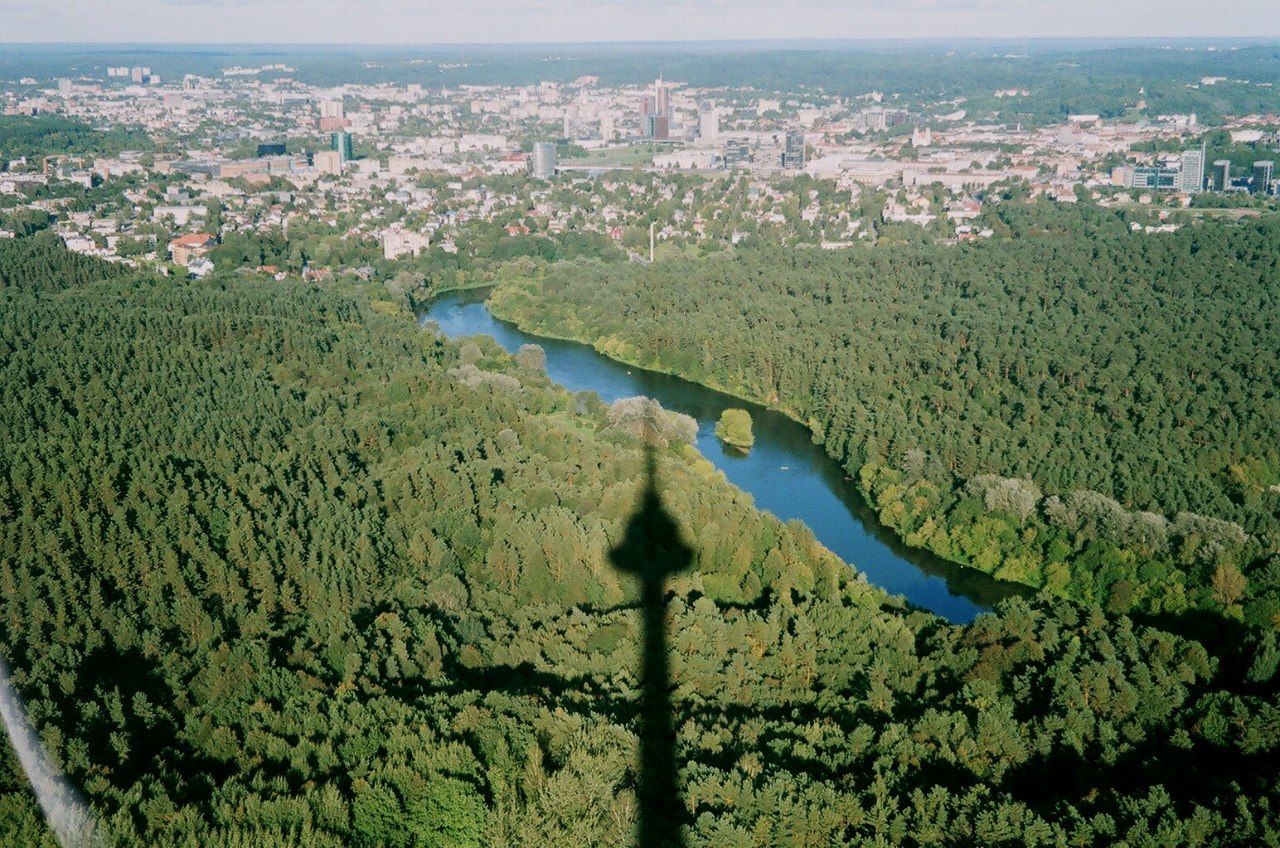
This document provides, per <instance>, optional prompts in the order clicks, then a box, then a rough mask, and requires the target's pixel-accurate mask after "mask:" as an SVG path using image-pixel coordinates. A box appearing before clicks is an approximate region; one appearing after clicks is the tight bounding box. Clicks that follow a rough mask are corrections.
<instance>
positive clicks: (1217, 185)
mask: <svg viewBox="0 0 1280 848" xmlns="http://www.w3.org/2000/svg"><path fill="white" fill-rule="evenodd" d="M1209 184H1210V185H1211V186H1212V187H1213V190H1214V191H1226V190H1227V189H1229V188H1231V160H1230V159H1218V160H1217V161H1215V162H1214V163H1213V171H1212V172H1211V174H1210V176H1209Z"/></svg>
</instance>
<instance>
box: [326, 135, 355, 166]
mask: <svg viewBox="0 0 1280 848" xmlns="http://www.w3.org/2000/svg"><path fill="white" fill-rule="evenodd" d="M329 149H330V150H333V151H335V152H337V154H338V157H339V158H340V159H341V161H343V162H350V161H351V160H352V159H355V158H356V153H355V144H354V143H353V142H352V140H351V133H349V132H335V133H330V134H329Z"/></svg>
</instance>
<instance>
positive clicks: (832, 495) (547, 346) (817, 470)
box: [420, 291, 1026, 622]
mask: <svg viewBox="0 0 1280 848" xmlns="http://www.w3.org/2000/svg"><path fill="white" fill-rule="evenodd" d="M483 295H484V293H483V292H482V291H471V292H467V293H462V294H455V295H448V296H444V297H442V298H440V299H438V300H436V301H435V302H434V303H433V304H432V305H431V306H430V307H429V308H428V309H427V310H425V311H422V312H421V313H420V318H421V320H423V321H427V320H430V321H434V322H435V323H436V324H437V325H438V326H439V327H440V329H441V331H442V332H443V333H444V334H445V335H446V336H449V337H450V338H457V337H460V336H467V335H475V334H484V335H488V336H490V337H492V338H494V340H495V341H497V342H498V344H499V345H500V346H502V347H503V348H504V349H506V350H508V351H513V352H514V351H515V350H518V349H519V347H520V345H522V344H539V345H541V346H542V347H543V348H544V350H545V351H546V353H547V373H548V376H550V378H551V379H552V380H554V381H555V382H557V383H559V384H561V385H563V386H565V387H566V388H569V389H571V390H591V391H594V392H596V394H598V395H599V396H600V397H601V398H602V399H603V400H605V401H606V402H612V401H614V400H617V399H619V398H621V397H629V396H634V395H645V396H648V397H652V398H654V399H656V400H658V401H659V402H660V403H662V405H663V407H664V408H667V409H672V410H674V411H677V412H681V413H684V414H686V415H690V416H691V417H693V418H694V419H695V420H696V421H697V422H698V436H697V444H696V447H697V448H698V449H699V451H701V453H702V455H703V456H704V457H705V458H706V459H707V460H708V461H709V462H710V463H711V464H712V465H713V466H714V467H715V468H716V469H718V470H719V471H721V472H722V473H724V475H725V476H726V477H727V478H728V480H729V482H731V483H732V484H734V485H735V486H737V487H738V488H739V489H741V490H743V491H745V492H747V493H749V494H750V495H751V496H752V497H753V499H754V500H755V502H756V505H757V506H758V507H760V508H761V509H765V510H768V511H769V512H772V513H773V514H775V515H777V516H778V517H779V518H782V519H783V520H798V521H801V522H803V523H804V524H805V525H806V526H807V527H808V528H809V529H810V531H811V532H812V533H813V534H814V536H815V537H816V539H817V540H818V541H819V542H821V543H822V544H823V545H824V546H825V547H827V548H828V549H830V550H831V551H833V552H834V553H835V554H836V555H837V556H839V557H840V558H841V559H843V560H844V561H845V562H847V563H850V564H851V565H853V566H854V567H856V568H857V569H858V570H859V571H860V572H862V573H863V574H864V575H866V577H867V579H868V581H869V582H871V583H872V584H874V585H876V586H879V587H881V588H883V589H884V590H885V591H888V592H890V593H891V594H896V595H901V596H903V597H905V598H906V600H907V601H908V602H909V603H911V604H912V605H914V606H918V607H921V608H924V609H928V610H930V611H933V612H935V613H937V614H939V615H941V616H943V617H945V618H947V619H949V620H951V621H956V622H964V621H969V620H972V618H974V617H975V616H976V615H978V614H979V613H981V612H982V611H984V610H985V609H988V608H990V606H991V605H993V604H994V603H996V602H997V601H999V600H1001V599H1002V598H1005V597H1009V596H1010V595H1015V594H1026V591H1025V589H1024V588H1023V587H1019V586H1014V585H1012V584H1008V583H1005V582H1003V581H999V580H996V579H994V578H992V577H990V576H989V575H984V574H981V573H979V572H976V571H974V570H972V569H965V568H962V567H959V566H956V565H955V564H953V563H949V562H946V561H945V560H942V559H941V558H939V557H936V556H933V555H931V554H929V553H928V552H927V551H921V550H919V549H911V548H908V547H907V546H905V545H903V544H902V543H901V541H900V540H898V539H897V538H896V537H895V536H893V535H892V534H891V533H889V532H888V531H887V530H886V529H885V528H883V527H882V526H881V524H880V522H879V521H878V518H877V516H876V515H875V513H874V512H873V511H872V510H871V509H870V508H869V506H868V505H867V504H866V503H865V502H864V501H863V500H862V499H861V498H860V497H859V496H858V493H857V491H856V490H855V488H854V487H853V486H852V485H851V481H850V480H849V479H848V477H847V476H846V474H845V472H844V471H843V469H842V468H841V467H840V466H839V465H838V464H837V463H836V462H834V461H833V460H832V459H831V458H830V457H829V456H828V455H827V454H826V452H825V451H824V450H823V449H822V448H821V447H820V446H819V445H816V444H815V443H814V441H813V438H812V433H811V432H810V431H809V430H808V429H807V428H806V427H805V426H804V425H803V424H801V423H799V422H797V421H796V420H795V419H794V418H793V417H789V416H787V415H785V414H783V413H782V412H781V411H779V410H774V409H770V408H768V407H767V406H764V405H761V404H757V403H755V402H753V401H751V400H749V399H743V398H740V397H737V396H733V395H729V394H726V393H724V392H720V391H717V390H715V389H713V388H709V387H707V386H704V385H701V384H698V383H694V382H690V381H687V380H684V379H681V378H680V377H678V376H675V375H669V374H664V373H661V372H657V371H653V370H650V369H646V368H643V367H640V366H637V365H634V364H630V365H628V364H626V363H621V362H619V361H617V360H616V359H614V358H611V357H609V356H608V355H606V354H604V353H601V352H598V351H597V350H595V349H594V348H592V347H591V346H590V345H587V344H583V343H581V342H578V341H576V340H571V339H557V338H551V337H547V336H542V335H538V334H533V333H528V332H526V331H523V330H521V329H520V328H518V327H516V326H515V325H514V324H511V323H509V322H505V321H502V320H501V319H499V318H497V317H496V316H494V315H493V314H491V312H490V311H489V309H488V306H487V304H486V303H485V302H484V297H483ZM735 407H736V408H744V407H745V408H746V409H747V410H748V412H749V413H750V414H751V417H752V420H753V422H754V430H755V435H756V443H755V445H754V446H753V448H752V450H751V451H750V452H749V453H746V454H744V453H743V452H742V451H739V450H737V449H736V448H732V447H729V446H727V445H724V444H723V443H721V442H720V441H719V439H718V438H717V437H716V435H715V432H714V430H715V424H716V422H717V421H718V419H719V417H720V415H721V414H722V413H723V412H724V410H725V409H729V408H735Z"/></svg>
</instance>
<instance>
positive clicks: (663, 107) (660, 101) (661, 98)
mask: <svg viewBox="0 0 1280 848" xmlns="http://www.w3.org/2000/svg"><path fill="white" fill-rule="evenodd" d="M653 111H654V112H655V113H657V114H658V115H659V116H660V117H664V118H667V119H668V120H670V118H671V87H670V86H668V85H666V84H665V83H663V81H662V77H658V81H657V82H655V83H654V84H653Z"/></svg>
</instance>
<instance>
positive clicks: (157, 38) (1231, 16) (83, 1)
mask: <svg viewBox="0 0 1280 848" xmlns="http://www.w3.org/2000/svg"><path fill="white" fill-rule="evenodd" d="M108 8H109V10H110V15H104V14H103V13H104V11H106V10H107V9H108ZM1273 13H1274V6H1273V4H1272V3H1271V2H1270V0H1228V2H1224V3H1219V4H1214V5H1212V6H1209V5H1207V4H1204V3H1199V2H1192V0H1162V2H1158V3H1146V2H1138V0H1080V2H1077V3H1072V4H1070V7H1069V8H1066V7H1061V6H1052V5H1050V4H1047V3H1043V2H1040V0H963V1H962V2H959V3H945V2H940V0H851V2H847V3H837V2H834V0H794V2H778V3H766V2H762V0H747V2H745V3H735V4H730V3H727V2H725V0H648V2H643V3H622V2H619V0H603V2H598V1H597V2H589V0H532V2H522V3H500V2H497V0H480V2H479V3H468V4H461V3H456V2H453V0H428V2H424V3H415V2H409V0H372V1H371V2H368V3H358V2H356V0H272V1H271V2H264V3H250V2H247V0H119V2H113V3H111V4H110V5H109V7H108V5H107V4H106V3H104V2H103V0H59V2H57V3H52V2H49V0H0V16H3V18H4V20H5V21H6V24H7V25H6V33H5V37H4V41H5V42H9V43H60V42H103V43H105V42H132V43H138V42H146V43H255V44H257V43H261V44H268V43H274V44H286V43H298V44H503V43H509V44H519V43H528V44H540V43H594V42H634V41H721V40H785V39H806V40H807V39H815V40H817V39H821V40H830V39H868V40H878V39H911V38H923V39H930V38H1012V39H1020V38H1089V37H1114V36H1117V35H1125V34H1130V33H1133V32H1141V33H1142V34H1143V35H1144V36H1150V37H1155V38H1192V37H1207V38H1253V39H1270V38H1280V17H1277V16H1275V15H1274V14H1273Z"/></svg>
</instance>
